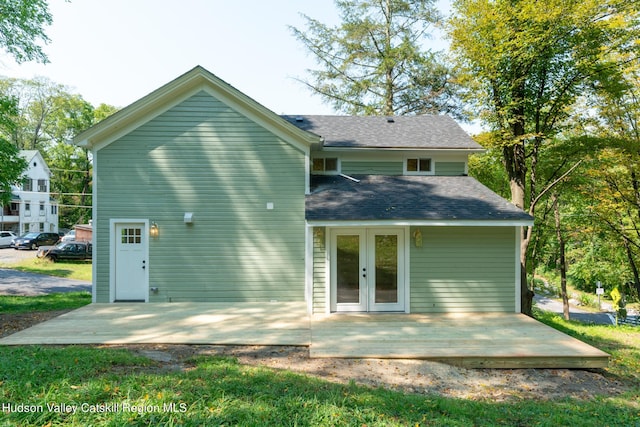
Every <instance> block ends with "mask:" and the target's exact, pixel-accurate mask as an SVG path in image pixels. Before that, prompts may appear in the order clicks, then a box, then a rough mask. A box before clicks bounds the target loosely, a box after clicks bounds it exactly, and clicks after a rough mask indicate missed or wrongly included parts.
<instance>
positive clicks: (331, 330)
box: [0, 303, 609, 368]
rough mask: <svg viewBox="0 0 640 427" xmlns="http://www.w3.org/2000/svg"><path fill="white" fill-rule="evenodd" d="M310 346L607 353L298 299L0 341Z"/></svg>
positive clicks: (574, 357) (491, 362) (112, 308)
mask: <svg viewBox="0 0 640 427" xmlns="http://www.w3.org/2000/svg"><path fill="white" fill-rule="evenodd" d="M133 343H135V344H141V343H163V344H237V345H297V346H308V347H309V351H310V356H311V357H336V358H407V359H426V360H437V361H443V362H447V363H450V364H456V365H461V366H466V367H483V368H600V367H604V366H606V365H607V363H608V359H609V355H608V354H606V353H604V352H602V351H600V350H598V349H596V348H594V347H592V346H589V345H587V344H585V343H583V342H581V341H579V340H577V339H574V338H571V337H569V336H567V335H565V334H563V333H561V332H559V331H556V330H555V329H553V328H550V327H548V326H546V325H544V324H542V323H540V322H538V321H536V320H534V319H531V318H529V317H527V316H524V315H520V314H505V313H490V314H458V315H452V314H444V315H420V314H377V313H376V314H332V315H328V316H324V315H323V316H308V315H307V313H306V306H305V304H304V303H266V304H265V303H234V304H228V303H161V304H160V303H153V304H141V303H129V304H91V305H89V306H86V307H83V308H80V309H78V310H75V311H72V312H70V313H67V314H64V315H62V316H59V317H57V318H55V319H52V320H49V321H47V322H44V323H41V324H39V325H36V326H34V327H32V328H29V329H25V330H23V331H20V332H17V333H15V334H13V335H10V336H8V337H5V338H3V339H0V345H29V344H133Z"/></svg>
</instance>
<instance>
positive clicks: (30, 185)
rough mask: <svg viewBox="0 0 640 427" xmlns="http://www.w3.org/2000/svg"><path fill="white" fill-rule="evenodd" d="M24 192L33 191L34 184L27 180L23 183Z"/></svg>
mask: <svg viewBox="0 0 640 427" xmlns="http://www.w3.org/2000/svg"><path fill="white" fill-rule="evenodd" d="M22 191H33V182H32V181H31V179H29V178H27V179H25V180H24V181H22Z"/></svg>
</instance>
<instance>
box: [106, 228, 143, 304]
mask: <svg viewBox="0 0 640 427" xmlns="http://www.w3.org/2000/svg"><path fill="white" fill-rule="evenodd" d="M114 233H115V236H114V239H115V254H114V265H115V280H114V287H115V300H116V301H148V296H149V292H148V289H149V285H148V277H149V276H148V266H147V253H148V251H147V233H146V226H145V223H116V224H115V227H114Z"/></svg>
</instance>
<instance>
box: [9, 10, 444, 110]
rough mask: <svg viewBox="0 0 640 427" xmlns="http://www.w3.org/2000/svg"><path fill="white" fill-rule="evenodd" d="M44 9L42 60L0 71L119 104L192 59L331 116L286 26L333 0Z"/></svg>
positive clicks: (291, 106)
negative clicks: (47, 19)
mask: <svg viewBox="0 0 640 427" xmlns="http://www.w3.org/2000/svg"><path fill="white" fill-rule="evenodd" d="M442 1H443V2H445V3H446V0H442ZM49 9H50V11H51V13H52V15H53V25H51V26H49V27H47V28H46V33H47V35H48V36H49V38H50V39H51V41H50V42H49V44H48V45H46V46H45V52H46V54H47V56H48V57H49V61H50V62H49V63H48V64H37V63H22V64H16V63H15V62H14V61H13V60H12V59H11V57H10V56H9V55H8V54H5V53H0V76H3V77H14V78H21V79H32V78H34V77H37V76H38V77H39V76H43V77H46V78H48V79H50V80H51V81H53V82H55V83H58V84H62V85H65V86H67V87H68V88H69V91H70V92H72V93H77V94H80V95H81V96H82V97H83V98H84V99H85V100H87V101H89V102H90V103H91V104H93V105H94V106H98V105H99V104H102V103H105V104H109V105H113V106H116V107H125V106H127V105H129V104H131V103H133V102H134V101H136V100H138V99H140V98H142V97H143V96H145V95H147V94H149V93H150V92H152V91H153V90H155V89H157V88H159V87H160V86H162V85H164V84H165V83H168V82H169V81H171V80H173V79H175V78H176V77H178V76H180V75H182V74H184V73H185V72H187V71H189V70H190V69H192V68H193V67H195V66H196V65H201V66H203V67H204V68H206V69H207V70H209V71H210V72H212V73H213V74H215V75H216V76H218V77H219V78H221V79H223V80H224V81H226V82H227V83H229V84H231V85H232V86H234V87H235V88H236V89H239V90H240V91H242V92H243V93H245V94H246V95H248V96H250V97H252V98H253V99H255V100H256V101H258V102H259V103H261V104H263V105H264V106H266V107H267V108H269V109H271V110H272V111H274V112H275V113H277V114H334V111H333V109H332V108H331V107H330V106H329V105H327V104H324V103H323V102H322V100H321V99H320V98H319V97H318V96H315V95H312V93H311V92H310V91H309V90H308V89H306V88H305V87H304V86H303V85H302V84H301V83H300V82H298V81H296V80H295V79H296V78H299V79H302V78H304V77H305V76H306V73H305V71H306V70H307V69H309V68H314V67H315V66H316V63H315V61H314V58H313V57H312V56H311V55H310V54H308V53H307V52H306V50H305V49H304V47H303V46H302V44H301V43H300V42H299V41H298V40H296V39H295V37H294V36H293V35H292V32H291V30H290V29H289V26H294V27H297V28H300V29H304V28H305V21H304V18H302V17H301V15H300V14H305V15H308V16H310V17H312V18H314V19H317V20H319V21H320V22H323V23H325V24H330V25H332V24H337V23H339V16H338V12H337V10H336V8H335V5H334V3H333V0H245V1H240V0H180V1H177V0H71V1H65V0H49ZM434 46H436V48H440V49H441V47H437V46H438V42H437V41H436V42H434ZM440 46H441V44H440Z"/></svg>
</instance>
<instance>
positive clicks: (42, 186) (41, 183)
mask: <svg viewBox="0 0 640 427" xmlns="http://www.w3.org/2000/svg"><path fill="white" fill-rule="evenodd" d="M38 191H39V192H40V193H46V192H47V180H46V179H39V180H38Z"/></svg>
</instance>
